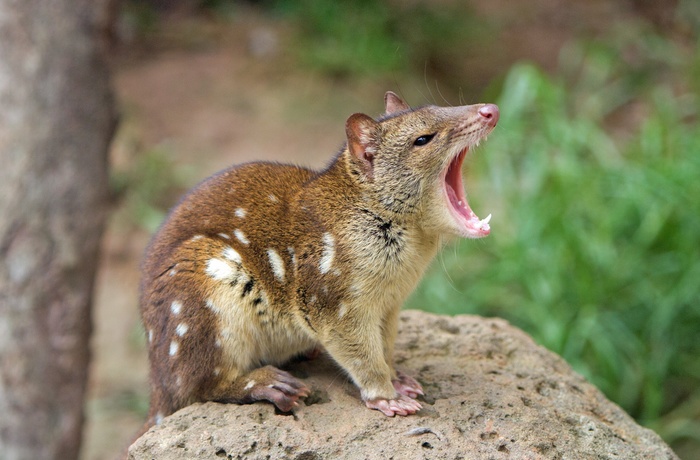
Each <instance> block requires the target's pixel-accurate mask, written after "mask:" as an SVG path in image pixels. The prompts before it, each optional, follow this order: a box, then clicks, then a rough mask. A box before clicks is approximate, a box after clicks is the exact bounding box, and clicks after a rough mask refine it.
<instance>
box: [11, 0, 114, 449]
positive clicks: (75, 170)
mask: <svg viewBox="0 0 700 460" xmlns="http://www.w3.org/2000/svg"><path fill="white" fill-rule="evenodd" d="M110 2H111V0H0V357H1V358H0V359H1V361H0V457H2V458H3V459H8V460H10V459H12V460H14V459H75V458H77V457H78V452H79V449H80V441H81V431H82V425H83V400H84V395H85V387H86V382H87V371H88V362H89V358H90V352H89V338H90V332H91V326H92V325H91V315H90V304H91V299H92V289H93V281H94V278H95V270H96V268H97V257H98V249H99V242H100V236H101V233H102V229H103V224H104V221H105V217H106V210H107V204H108V203H107V199H108V189H107V186H108V182H107V151H108V146H109V143H110V140H111V138H112V134H113V130H114V126H115V115H114V105H113V101H112V97H111V91H110V86H109V78H108V77H109V74H108V69H107V66H106V62H105V56H104V49H103V48H104V43H105V37H106V26H107V23H108V22H109V18H111V15H110V14H109V11H108V8H109V7H110V5H111V3H110Z"/></svg>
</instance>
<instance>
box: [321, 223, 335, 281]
mask: <svg viewBox="0 0 700 460" xmlns="http://www.w3.org/2000/svg"><path fill="white" fill-rule="evenodd" d="M334 257H335V239H333V235H331V234H330V233H328V232H326V233H324V234H323V254H321V262H320V263H319V270H320V271H321V274H324V275H325V274H326V273H328V271H329V270H330V269H331V267H332V266H333V258H334Z"/></svg>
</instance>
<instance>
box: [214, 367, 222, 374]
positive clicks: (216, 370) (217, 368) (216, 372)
mask: <svg viewBox="0 0 700 460" xmlns="http://www.w3.org/2000/svg"><path fill="white" fill-rule="evenodd" d="M219 374H221V368H220V367H215V368H214V375H219Z"/></svg>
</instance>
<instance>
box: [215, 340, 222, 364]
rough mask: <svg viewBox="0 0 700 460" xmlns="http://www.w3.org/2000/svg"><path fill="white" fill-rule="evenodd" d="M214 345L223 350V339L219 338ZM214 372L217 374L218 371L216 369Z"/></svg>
mask: <svg viewBox="0 0 700 460" xmlns="http://www.w3.org/2000/svg"><path fill="white" fill-rule="evenodd" d="M214 345H216V347H217V348H221V339H220V338H218V337H217V338H216V342H214ZM214 372H216V369H214Z"/></svg>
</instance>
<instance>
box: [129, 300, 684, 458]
mask: <svg viewBox="0 0 700 460" xmlns="http://www.w3.org/2000/svg"><path fill="white" fill-rule="evenodd" d="M396 364H397V368H399V369H401V370H404V371H406V372H408V373H409V374H410V375H413V376H414V377H416V378H417V379H418V380H419V381H420V382H421V383H422V384H423V386H424V388H425V393H426V396H425V398H424V400H423V401H424V402H423V409H422V410H421V411H420V412H419V413H418V414H417V415H414V416H409V417H394V418H388V417H386V416H384V415H382V414H381V413H380V412H378V411H371V410H368V409H366V408H365V406H364V404H363V403H362V402H361V401H360V399H359V391H358V390H357V388H356V387H355V386H354V385H353V384H352V383H351V382H349V381H348V380H347V379H346V377H345V376H344V374H343V372H342V371H341V370H340V369H339V368H338V367H336V366H335V365H334V364H333V363H332V362H331V361H330V360H329V359H328V358H327V357H321V358H318V359H316V360H313V361H307V362H300V363H294V364H292V365H290V366H289V368H288V369H289V370H290V371H291V372H292V373H293V374H295V375H296V376H297V377H300V378H303V379H304V380H305V381H306V383H307V384H308V385H309V387H310V388H312V394H311V396H310V397H309V398H308V399H307V400H306V401H305V403H304V404H302V405H301V406H300V407H299V408H298V409H296V410H295V411H294V413H293V414H281V413H279V412H277V411H276V410H275V408H274V407H273V406H272V404H268V403H257V404H251V405H244V406H239V405H230V404H217V403H206V404H194V405H192V406H189V407H187V408H184V409H182V410H180V411H179V412H177V413H175V414H173V415H171V416H169V417H166V418H165V420H164V421H163V423H162V424H161V425H159V426H157V427H153V428H152V429H151V430H150V431H148V432H147V433H146V434H144V435H143V436H142V437H141V438H140V439H138V440H137V441H136V442H135V443H134V444H133V445H132V446H131V448H130V450H129V458H130V459H132V460H141V459H144V460H145V459H148V460H150V459H191V458H198V459H209V458H211V459H217V458H224V459H242V458H245V459H290V460H291V459H294V460H312V459H342V458H349V459H391V458H393V459H397V460H398V459H424V458H427V459H618V460H619V459H654V460H659V459H677V458H678V457H677V456H676V455H675V454H674V453H673V451H672V450H671V449H670V448H669V447H668V446H667V445H666V444H665V443H664V442H663V441H662V440H661V438H659V436H658V435H656V434H655V433H654V432H652V431H651V430H648V429H646V428H642V427H641V426H639V425H637V424H636V423H635V422H634V421H633V420H632V418H630V417H629V416H628V415H627V414H626V413H625V412H624V411H623V410H622V409H620V408H619V407H618V406H617V405H615V404H613V403H611V402H610V401H608V400H607V399H606V398H605V397H604V396H603V394H602V393H601V392H600V391H598V390H597V389H596V388H595V387H594V386H593V385H591V384H590V383H588V382H586V381H585V380H584V379H583V378H582V377H581V376H579V375H578V374H576V373H575V372H574V371H573V370H572V369H571V368H570V367H569V365H568V364H566V362H564V360H562V359H561V358H559V357H558V356H556V355H555V354H553V353H551V352H549V351H547V350H545V349H544V348H542V347H540V346H538V345H536V344H535V343H534V342H533V341H532V339H530V338H529V337H528V336H527V335H526V334H525V333H523V332H522V331H520V330H518V329H516V328H514V327H512V326H510V325H509V324H508V323H507V322H506V321H503V320H500V319H484V318H479V317H475V316H457V317H454V318H452V317H446V316H437V315H432V314H428V313H423V312H418V311H405V312H403V313H402V315H401V322H400V332H399V337H398V340H397V343H396Z"/></svg>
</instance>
